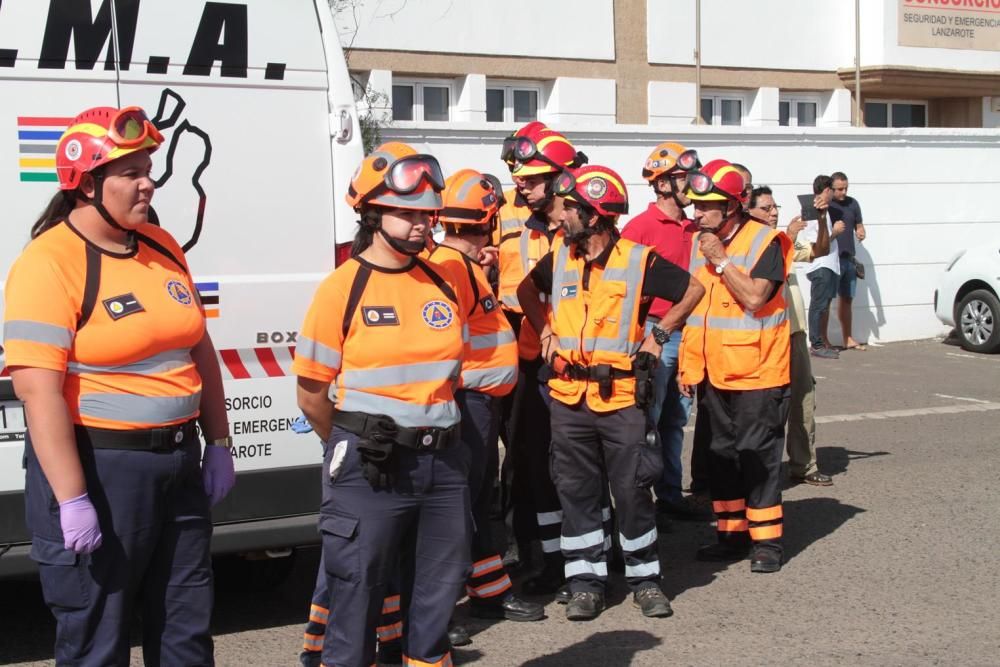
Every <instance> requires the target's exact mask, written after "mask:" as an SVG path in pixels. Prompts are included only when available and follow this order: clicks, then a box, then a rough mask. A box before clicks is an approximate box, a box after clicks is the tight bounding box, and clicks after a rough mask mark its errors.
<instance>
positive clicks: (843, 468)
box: [816, 447, 891, 476]
mask: <svg viewBox="0 0 1000 667" xmlns="http://www.w3.org/2000/svg"><path fill="white" fill-rule="evenodd" d="M889 454H891V452H859V451H855V450H853V449H847V448H846V447H817V448H816V464H817V465H818V466H819V469H820V470H822V471H823V472H825V473H826V474H827V475H830V476H836V475H842V474H844V473H845V472H847V466H848V465H850V463H851V461H860V460H862V459H870V458H873V457H876V456H888V455H889Z"/></svg>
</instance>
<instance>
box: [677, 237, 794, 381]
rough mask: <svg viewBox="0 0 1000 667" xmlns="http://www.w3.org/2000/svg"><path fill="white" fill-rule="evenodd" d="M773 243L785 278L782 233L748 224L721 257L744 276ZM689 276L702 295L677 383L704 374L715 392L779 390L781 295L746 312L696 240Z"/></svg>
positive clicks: (785, 371)
mask: <svg viewBox="0 0 1000 667" xmlns="http://www.w3.org/2000/svg"><path fill="white" fill-rule="evenodd" d="M774 239H778V241H779V242H780V243H781V249H782V254H783V255H784V257H785V276H786V278H787V276H788V271H789V269H790V267H791V265H792V263H791V253H792V244H791V241H789V239H788V237H787V236H785V235H784V234H783V233H781V232H778V231H775V230H773V229H771V228H770V227H768V226H767V225H762V224H760V223H758V222H754V221H752V220H751V221H748V222H745V223H743V227H742V228H741V229H740V230H739V231H738V232H737V233H736V236H734V237H733V240H732V241H731V242H730V244H729V247H727V248H726V253H727V254H728V255H729V261H730V263H731V264H732V265H733V266H735V267H737V268H739V269H740V270H741V271H743V272H744V273H746V274H748V275H749V274H750V271H751V270H752V269H753V267H754V265H756V264H757V261H758V260H759V259H760V257H761V255H763V254H764V251H765V250H766V249H767V247H768V246H769V245H770V244H771V242H772V241H773V240H774ZM690 270H691V275H693V276H694V277H695V278H697V279H698V280H700V281H701V284H702V285H704V286H705V296H704V297H702V299H701V301H700V302H699V303H698V305H697V306H696V307H695V309H694V310H693V311H692V313H691V315H690V316H689V317H688V319H687V323H686V324H685V325H684V334H683V336H682V338H681V346H680V351H679V353H678V357H679V360H680V361H679V373H680V376H679V377H680V381H681V382H683V383H684V384H690V385H693V384H698V383H699V382H701V381H702V380H703V379H705V374H706V372H707V374H708V381H709V382H711V383H712V386H713V387H716V388H717V389H732V390H747V389H768V388H770V387H780V386H782V385H786V384H788V382H789V323H788V314H787V312H786V310H785V297H784V290H780V289H779V290H778V291H777V293H776V294H775V295H774V298H772V299H771V300H770V301H768V302H767V303H766V304H764V305H763V306H762V307H761V308H760V309H759V310H757V311H756V312H749V311H747V310H746V309H745V308H744V307H743V305H742V304H741V303H740V302H739V301H737V300H736V298H735V297H734V296H733V295H732V293H731V292H730V291H729V288H727V287H726V285H725V283H724V281H723V280H722V276H721V275H719V274H717V273H716V272H715V267H713V266H712V265H711V264H710V263H708V262H707V261H706V260H705V257H704V256H703V255H702V254H701V250H700V246H699V244H698V239H697V238H695V239H694V245H693V248H692V251H691V269H690Z"/></svg>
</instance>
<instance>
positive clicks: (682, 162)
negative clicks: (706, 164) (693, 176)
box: [677, 148, 701, 171]
mask: <svg viewBox="0 0 1000 667" xmlns="http://www.w3.org/2000/svg"><path fill="white" fill-rule="evenodd" d="M677 169H679V170H681V171H694V170H695V169H701V160H699V159H698V151H696V150H694V149H693V148H690V149H688V150H686V151H684V152H683V153H681V154H680V155H678V156H677Z"/></svg>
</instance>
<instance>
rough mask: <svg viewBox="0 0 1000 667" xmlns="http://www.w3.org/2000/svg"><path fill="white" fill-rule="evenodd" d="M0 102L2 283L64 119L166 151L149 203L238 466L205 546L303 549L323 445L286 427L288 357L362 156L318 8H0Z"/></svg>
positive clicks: (13, 434)
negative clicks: (119, 123)
mask: <svg viewBox="0 0 1000 667" xmlns="http://www.w3.org/2000/svg"><path fill="white" fill-rule="evenodd" d="M0 99H2V100H3V104H0V202H2V206H3V213H2V216H3V221H4V222H3V230H2V232H0V234H2V236H0V279H6V276H7V272H8V270H9V269H10V265H11V263H12V262H13V261H14V259H15V257H17V255H18V254H19V253H20V252H21V249H22V248H23V247H24V245H25V244H26V243H27V242H28V240H29V228H30V227H31V224H32V223H33V222H34V220H35V219H36V218H37V216H38V215H39V214H40V212H41V211H42V209H43V208H44V207H45V205H46V203H47V202H48V200H49V199H50V198H51V196H52V195H53V193H54V192H55V191H56V188H57V182H56V173H55V157H54V153H55V145H56V142H57V141H58V139H59V136H60V134H61V133H62V131H63V130H64V129H65V128H66V126H67V125H68V123H69V122H70V120H72V118H73V116H75V115H76V114H77V113H78V112H80V111H82V110H84V109H86V108H88V107H92V106H99V105H106V106H116V107H122V106H128V105H140V106H142V107H143V108H145V109H146V110H147V112H148V113H149V114H150V115H151V116H152V115H153V114H155V115H156V117H155V119H154V122H155V123H156V124H157V125H158V126H159V128H160V130H161V131H162V132H163V135H164V137H165V139H166V141H165V144H164V145H163V147H161V148H160V150H159V151H158V152H157V153H156V154H155V155H154V156H153V162H154V167H153V169H154V176H155V177H156V180H157V192H156V195H155V197H154V199H153V207H154V208H155V210H156V213H157V217H158V219H159V221H160V224H162V226H163V227H164V228H166V229H168V230H169V231H170V232H171V233H172V234H173V235H174V236H175V237H176V238H177V240H178V241H179V242H180V243H181V244H183V245H184V247H185V250H186V251H187V257H188V261H189V263H190V266H191V270H192V273H193V275H194V279H195V281H196V282H197V283H198V289H199V291H200V292H201V295H202V299H203V301H204V302H205V304H206V310H207V313H208V315H209V317H210V318H211V319H210V320H209V330H210V332H211V335H212V338H213V340H214V341H215V345H216V347H217V348H218V350H219V358H220V362H221V365H222V370H223V376H224V378H225V380H226V383H225V384H226V396H227V407H228V410H229V421H230V424H231V427H232V434H233V439H234V443H235V444H234V448H233V452H234V454H235V456H236V458H237V461H236V469H237V473H238V474H237V484H236V487H235V489H234V490H233V492H232V493H231V494H230V495H229V497H228V498H226V499H225V500H224V501H223V502H222V503H220V504H219V505H218V506H216V508H215V510H214V512H213V516H214V520H215V537H214V541H213V550H214V551H215V552H216V553H236V552H241V553H245V552H254V553H265V552H268V551H270V553H272V554H274V553H276V552H278V553H287V551H285V550H286V548H287V547H290V546H294V545H299V544H305V543H310V542H317V541H318V535H317V533H316V517H317V513H318V511H319V500H320V474H319V462H320V459H321V448H320V443H319V441H318V438H317V437H316V436H315V435H314V434H312V433H309V434H298V433H296V432H294V431H293V430H292V428H291V425H292V422H293V420H295V419H296V418H297V417H299V416H300V412H299V410H298V408H297V406H296V402H295V379H294V377H292V376H291V375H290V366H291V360H292V354H293V350H294V347H295V337H296V332H297V330H298V327H299V325H300V323H301V322H302V318H303V317H304V315H305V312H306V308H307V306H308V304H309V301H310V299H311V297H312V295H313V292H314V290H315V287H316V285H317V284H318V282H319V281H320V280H321V279H322V278H323V277H324V276H325V275H326V274H327V273H329V271H330V270H331V269H332V268H333V266H334V264H335V260H336V257H337V256H338V255H339V256H345V253H346V252H347V251H349V247H350V242H351V240H352V238H353V234H354V228H355V223H354V220H355V216H354V213H353V212H352V211H351V210H350V208H349V207H348V206H347V205H346V204H345V203H344V191H345V190H346V188H347V184H348V181H349V179H350V177H351V174H352V173H353V171H354V169H355V168H356V166H357V164H358V163H359V162H360V160H361V158H362V155H363V148H362V143H361V133H360V131H359V127H358V121H357V117H356V113H355V105H354V96H353V92H352V88H351V83H350V80H349V78H348V73H347V68H346V64H345V62H344V55H343V52H342V50H341V46H340V42H339V40H338V37H337V32H336V30H335V27H334V22H333V16H332V14H331V11H330V8H329V5H328V2H327V0H315V1H314V0H243V1H242V2H206V1H204V0H4V1H3V2H2V3H0ZM0 285H2V283H0ZM0 308H2V302H0ZM3 366H4V365H3V363H2V356H0V369H2V368H3ZM0 373H2V376H3V377H0V577H4V576H11V575H16V574H21V573H26V572H30V571H31V570H32V569H33V565H32V563H31V562H30V561H29V560H28V559H27V553H28V547H29V545H28V542H29V540H30V536H29V534H28V532H27V529H26V527H25V524H24V495H23V488H24V471H23V469H22V457H23V449H24V447H23V445H24V442H23V441H24V412H23V408H22V407H21V404H20V403H19V402H18V401H17V400H16V398H15V397H14V393H13V391H12V387H11V382H10V378H9V377H7V375H8V374H7V372H6V370H5V369H4V370H3V371H0Z"/></svg>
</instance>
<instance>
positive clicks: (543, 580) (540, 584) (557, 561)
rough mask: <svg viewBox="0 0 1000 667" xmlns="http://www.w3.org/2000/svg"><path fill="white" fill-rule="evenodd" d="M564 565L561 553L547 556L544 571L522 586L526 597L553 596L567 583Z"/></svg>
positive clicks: (527, 580)
mask: <svg viewBox="0 0 1000 667" xmlns="http://www.w3.org/2000/svg"><path fill="white" fill-rule="evenodd" d="M564 565H565V561H564V560H563V556H562V554H561V553H555V554H545V566H544V567H543V568H542V571H541V572H539V573H538V574H536V575H535V576H533V577H531V578H530V579H526V580H525V581H524V584H522V585H521V591H522V592H524V593H525V594H526V595H552V594H553V593H555V592H556V591H558V590H559V589H560V588H561V587H562V585H563V584H564V583H566V576H565V574H564Z"/></svg>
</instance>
